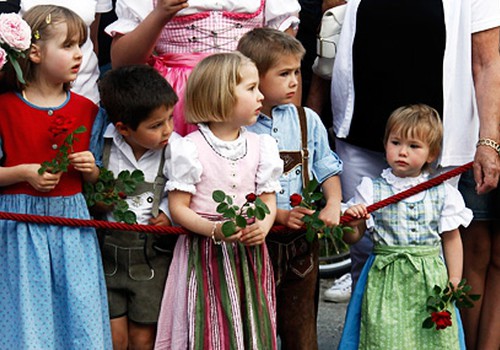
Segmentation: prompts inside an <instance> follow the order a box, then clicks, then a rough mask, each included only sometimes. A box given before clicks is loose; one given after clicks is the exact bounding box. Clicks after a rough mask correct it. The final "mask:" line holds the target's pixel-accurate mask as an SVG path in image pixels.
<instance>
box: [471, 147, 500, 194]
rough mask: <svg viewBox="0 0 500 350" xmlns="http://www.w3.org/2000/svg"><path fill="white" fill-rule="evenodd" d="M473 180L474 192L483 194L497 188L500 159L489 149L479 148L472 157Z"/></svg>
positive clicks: (499, 174)
mask: <svg viewBox="0 0 500 350" xmlns="http://www.w3.org/2000/svg"><path fill="white" fill-rule="evenodd" d="M473 170H474V179H475V180H476V191H477V193H478V194H484V193H486V192H489V191H491V190H493V189H495V188H496V187H497V186H498V179H499V176H500V157H499V155H498V153H497V152H496V151H495V150H494V149H493V148H491V147H488V146H479V147H478V148H477V150H476V155H475V157H474V166H473Z"/></svg>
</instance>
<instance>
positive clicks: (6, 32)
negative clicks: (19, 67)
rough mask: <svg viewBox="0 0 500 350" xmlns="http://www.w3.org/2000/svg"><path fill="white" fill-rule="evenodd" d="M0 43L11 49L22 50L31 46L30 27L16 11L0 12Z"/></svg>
mask: <svg viewBox="0 0 500 350" xmlns="http://www.w3.org/2000/svg"><path fill="white" fill-rule="evenodd" d="M0 43H1V44H3V45H2V46H3V47H4V48H6V47H5V45H7V46H9V47H10V48H11V49H13V50H15V51H18V52H22V51H26V50H28V49H29V48H30V46H31V28H30V26H29V25H28V23H26V22H25V21H24V20H23V19H22V17H21V16H19V15H18V14H16V13H2V14H0Z"/></svg>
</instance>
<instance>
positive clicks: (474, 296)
mask: <svg viewBox="0 0 500 350" xmlns="http://www.w3.org/2000/svg"><path fill="white" fill-rule="evenodd" d="M468 296H469V298H470V299H471V300H472V301H478V300H479V299H481V295H480V294H469V295H468Z"/></svg>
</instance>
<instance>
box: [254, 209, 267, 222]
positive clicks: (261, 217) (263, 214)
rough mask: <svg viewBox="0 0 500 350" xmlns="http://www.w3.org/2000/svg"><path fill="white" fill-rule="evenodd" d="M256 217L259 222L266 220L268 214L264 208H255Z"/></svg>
mask: <svg viewBox="0 0 500 350" xmlns="http://www.w3.org/2000/svg"><path fill="white" fill-rule="evenodd" d="M255 217H256V218H257V219H258V220H264V218H265V217H266V212H265V211H264V209H262V207H257V208H255Z"/></svg>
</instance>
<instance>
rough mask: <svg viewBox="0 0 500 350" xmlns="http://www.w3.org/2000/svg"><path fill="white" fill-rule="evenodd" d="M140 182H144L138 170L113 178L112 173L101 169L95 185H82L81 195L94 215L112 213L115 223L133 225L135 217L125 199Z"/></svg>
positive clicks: (123, 172)
mask: <svg viewBox="0 0 500 350" xmlns="http://www.w3.org/2000/svg"><path fill="white" fill-rule="evenodd" d="M141 182H144V173H143V172H142V171H140V170H134V171H133V172H132V173H131V172H130V171H128V170H123V171H121V172H120V173H119V174H118V176H117V177H116V178H115V176H114V174H113V172H112V171H110V170H108V169H106V168H101V172H100V173H99V179H98V180H97V182H96V183H95V184H90V183H85V184H84V185H83V195H84V197H85V200H86V201H87V206H88V207H89V208H90V209H91V210H92V211H93V213H94V214H103V213H106V212H113V217H114V218H115V220H116V221H118V222H120V221H122V222H125V223H127V224H135V223H136V222H137V217H136V215H135V213H134V212H133V211H131V210H129V206H128V203H127V202H126V201H125V199H126V198H127V196H129V195H131V194H132V193H133V192H134V191H135V189H136V187H137V185H138V184H139V183H141Z"/></svg>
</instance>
